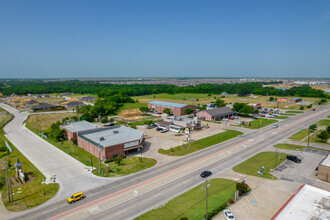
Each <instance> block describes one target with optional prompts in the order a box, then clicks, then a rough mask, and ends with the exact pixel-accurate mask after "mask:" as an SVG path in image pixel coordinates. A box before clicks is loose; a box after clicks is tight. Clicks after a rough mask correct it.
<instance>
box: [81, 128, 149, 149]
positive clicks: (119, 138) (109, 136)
mask: <svg viewBox="0 0 330 220" xmlns="http://www.w3.org/2000/svg"><path fill="white" fill-rule="evenodd" d="M143 135H144V133H143V132H142V131H140V130H137V129H133V128H129V127H126V126H122V125H117V126H112V127H108V128H95V129H92V130H87V131H82V132H79V133H78V136H79V137H81V138H83V139H84V140H86V141H88V142H90V143H92V144H94V145H95V146H97V145H101V146H103V147H109V146H113V145H118V144H123V143H127V142H132V141H137V140H140V139H141V138H142V137H143ZM100 139H101V140H100Z"/></svg>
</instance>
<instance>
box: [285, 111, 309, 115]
mask: <svg viewBox="0 0 330 220" xmlns="http://www.w3.org/2000/svg"><path fill="white" fill-rule="evenodd" d="M285 113H294V114H300V113H304V112H303V111H286V112H285Z"/></svg>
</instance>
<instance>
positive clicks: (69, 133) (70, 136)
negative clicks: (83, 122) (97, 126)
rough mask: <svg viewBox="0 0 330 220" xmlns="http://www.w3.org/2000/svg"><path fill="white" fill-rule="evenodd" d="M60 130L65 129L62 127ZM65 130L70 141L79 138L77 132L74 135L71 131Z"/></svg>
mask: <svg viewBox="0 0 330 220" xmlns="http://www.w3.org/2000/svg"><path fill="white" fill-rule="evenodd" d="M60 129H64V128H63V127H62V126H60ZM64 130H65V131H66V137H67V138H68V140H71V138H72V137H77V132H74V133H72V132H71V131H69V130H66V129H64Z"/></svg>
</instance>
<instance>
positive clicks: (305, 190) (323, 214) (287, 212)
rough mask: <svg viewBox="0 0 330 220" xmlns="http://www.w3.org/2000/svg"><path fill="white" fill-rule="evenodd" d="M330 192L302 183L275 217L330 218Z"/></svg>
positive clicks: (295, 219) (297, 219) (293, 218)
mask: <svg viewBox="0 0 330 220" xmlns="http://www.w3.org/2000/svg"><path fill="white" fill-rule="evenodd" d="M329 205H330V192H329V191H327V190H324V189H320V188H317V187H314V186H311V185H306V184H305V185H302V186H301V187H300V188H299V189H298V190H297V191H296V192H295V194H293V195H292V197H291V198H290V199H289V200H288V201H287V202H286V203H285V204H284V206H283V207H282V208H281V209H280V210H279V211H278V212H277V213H276V214H275V216H274V217H273V218H272V220H275V219H290V220H301V219H328V218H329V217H330V210H329Z"/></svg>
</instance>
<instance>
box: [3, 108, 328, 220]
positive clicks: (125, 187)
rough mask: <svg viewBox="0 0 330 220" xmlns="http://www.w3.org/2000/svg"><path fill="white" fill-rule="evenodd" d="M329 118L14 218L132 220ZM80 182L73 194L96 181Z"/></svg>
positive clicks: (253, 136)
mask: <svg viewBox="0 0 330 220" xmlns="http://www.w3.org/2000/svg"><path fill="white" fill-rule="evenodd" d="M1 107H2V106H1ZM327 115H329V107H328V106H323V107H321V108H319V109H318V110H317V111H315V112H313V111H310V112H307V113H305V114H301V115H297V116H295V117H293V118H290V119H287V120H284V121H282V122H279V125H280V126H279V128H277V129H273V128H272V126H268V127H265V128H262V129H259V130H255V131H252V132H249V133H248V134H245V135H242V136H240V137H237V138H235V139H232V140H229V141H226V142H223V143H221V144H217V145H215V146H213V147H210V148H207V149H204V150H202V151H199V152H195V153H193V154H190V155H187V156H184V157H181V158H180V159H178V160H175V161H171V162H170V163H167V164H161V165H157V166H155V167H153V168H150V169H148V170H145V171H142V172H139V173H136V174H132V175H129V176H126V177H122V178H117V179H111V180H110V182H109V183H108V184H104V183H102V184H100V185H102V186H100V187H97V186H95V185H93V186H91V187H90V188H91V189H92V190H89V191H88V190H86V195H87V198H86V199H85V200H83V201H79V202H77V203H75V204H73V205H68V204H67V203H66V202H65V201H64V200H50V201H48V202H47V203H45V204H44V205H42V206H39V207H36V208H33V209H31V210H28V211H24V212H20V213H14V214H12V215H11V216H10V217H11V218H13V219H14V218H15V219H17V218H22V217H24V219H46V218H52V219H57V218H71V219H72V218H73V219H132V218H134V217H136V216H139V215H140V214H142V213H144V212H146V211H148V210H150V209H152V208H156V207H158V206H159V205H161V204H164V203H165V202H166V201H168V200H169V199H171V198H173V197H175V196H177V195H179V194H181V193H182V192H184V191H187V190H188V189H190V188H192V187H194V186H196V185H198V184H200V183H201V182H203V181H204V180H203V179H201V178H200V177H199V173H200V172H201V171H203V170H212V172H213V173H215V175H220V176H221V172H223V171H225V170H226V169H230V168H231V167H232V166H234V165H235V164H238V163H240V162H241V161H242V160H245V159H247V158H249V157H250V156H252V155H254V154H256V153H258V152H260V151H264V150H267V148H270V147H272V146H273V144H275V143H276V142H279V141H281V140H283V139H285V138H287V137H288V136H289V135H291V134H292V133H295V132H297V131H298V130H299V129H300V128H304V127H307V126H308V125H310V124H312V123H313V122H315V121H317V120H319V119H321V118H323V117H325V116H327ZM10 124H11V123H10ZM10 124H8V126H9V125H10ZM18 127H21V126H20V125H19V124H17V123H16V125H15V126H13V128H16V129H19V128H18ZM8 135H9V134H8ZM53 148H54V147H53ZM72 160H73V159H72ZM74 161H75V160H74ZM79 169H82V168H81V167H80V168H79ZM71 172H72V171H71ZM79 172H82V171H79ZM80 177H82V178H81V179H80V178H79V177H78V178H76V179H75V180H76V181H73V182H71V184H72V185H73V188H75V190H74V192H75V191H77V189H78V188H79V186H80V185H81V184H83V183H85V185H88V184H89V181H95V178H94V177H93V176H91V175H89V176H88V175H83V174H82V175H80ZM99 181H100V182H101V181H103V180H101V179H98V180H97V182H99ZM76 182H77V183H76ZM96 185H97V184H96ZM64 187H67V185H64ZM79 191H80V190H79ZM54 216H55V217H54Z"/></svg>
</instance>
